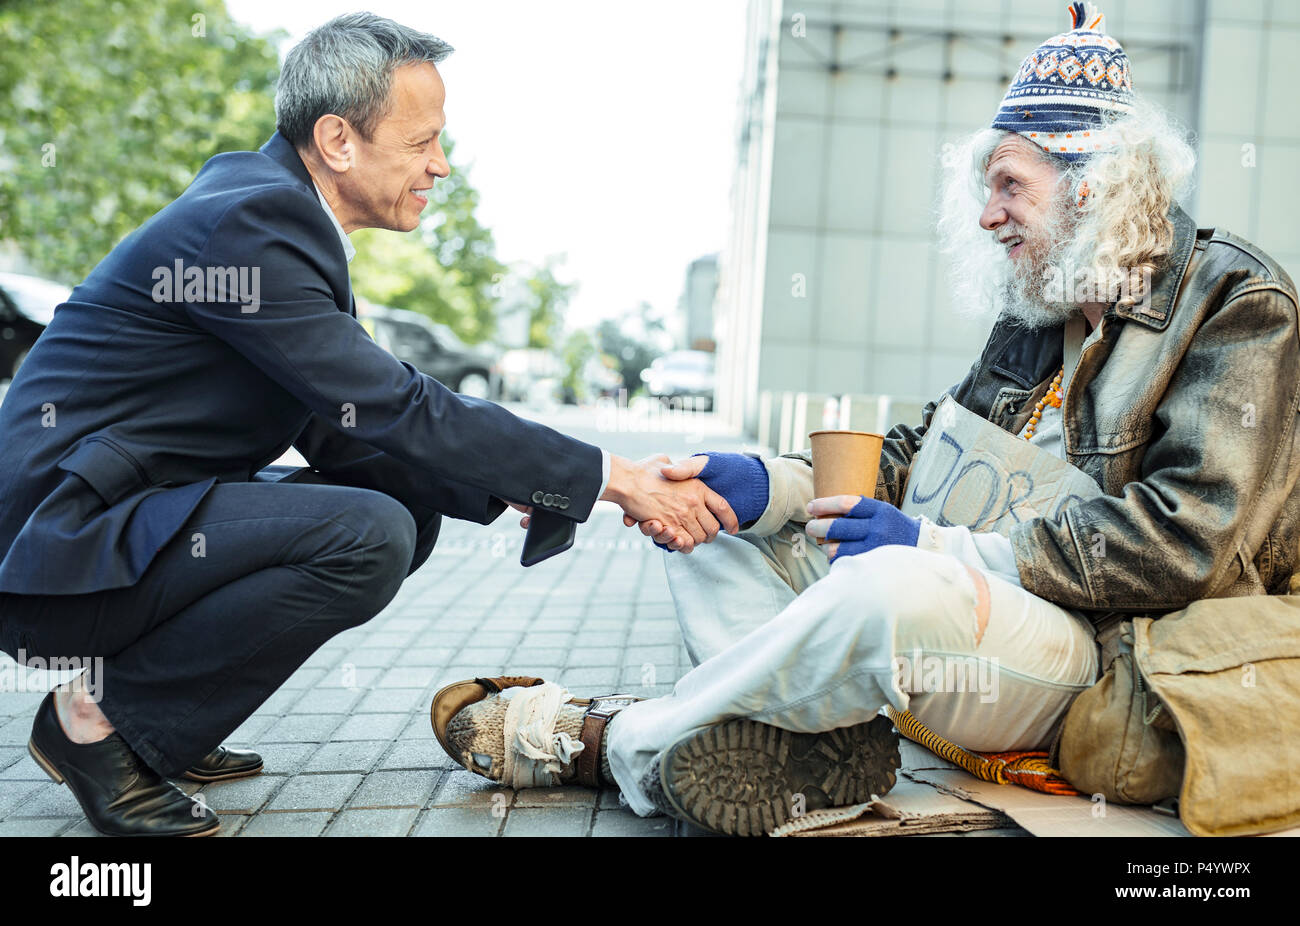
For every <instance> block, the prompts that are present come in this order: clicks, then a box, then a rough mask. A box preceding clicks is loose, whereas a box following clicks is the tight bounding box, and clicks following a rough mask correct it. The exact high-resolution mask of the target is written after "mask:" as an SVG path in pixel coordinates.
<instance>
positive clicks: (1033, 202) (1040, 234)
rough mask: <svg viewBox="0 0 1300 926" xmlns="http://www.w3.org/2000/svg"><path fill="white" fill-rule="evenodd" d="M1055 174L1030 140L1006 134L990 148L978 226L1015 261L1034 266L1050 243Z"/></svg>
mask: <svg viewBox="0 0 1300 926" xmlns="http://www.w3.org/2000/svg"><path fill="white" fill-rule="evenodd" d="M1060 177H1061V175H1060V171H1058V170H1057V168H1056V167H1055V166H1054V165H1053V164H1052V163H1051V162H1050V161H1048V160H1047V159H1046V158H1044V157H1043V156H1042V155H1041V154H1040V153H1039V152H1038V150H1037V149H1036V148H1034V146H1033V144H1032V143H1031V142H1028V141H1026V140H1025V139H1023V138H1021V137H1020V136H1019V135H1009V136H1008V137H1007V138H1005V139H1003V140H1002V142H1001V143H999V144H998V146H997V147H996V148H994V149H993V154H992V155H991V156H990V157H989V163H988V167H987V168H985V171H984V185H985V186H986V187H988V190H989V198H988V202H987V203H986V204H985V206H984V212H983V214H981V215H980V227H981V228H984V229H986V230H987V231H990V232H992V233H993V235H994V237H996V238H997V240H998V242H999V243H1000V244H1002V245H1003V246H1004V247H1006V249H1007V254H1008V256H1009V257H1010V258H1011V259H1012V261H1015V262H1017V263H1021V264H1025V263H1033V262H1034V259H1035V258H1038V259H1041V258H1042V257H1043V256H1044V255H1046V254H1047V253H1048V252H1049V251H1050V250H1051V249H1052V246H1053V245H1054V244H1055V243H1056V242H1055V241H1052V240H1049V239H1048V238H1046V237H1045V234H1046V232H1048V231H1049V230H1050V227H1051V220H1052V218H1053V215H1054V212H1055V210H1056V209H1057V208H1058V205H1059V196H1058V188H1059V183H1060Z"/></svg>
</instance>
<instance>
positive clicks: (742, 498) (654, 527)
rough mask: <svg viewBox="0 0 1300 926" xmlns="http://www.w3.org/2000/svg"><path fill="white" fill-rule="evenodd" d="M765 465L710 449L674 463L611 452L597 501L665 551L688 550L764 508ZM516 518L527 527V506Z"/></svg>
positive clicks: (665, 458) (733, 528) (755, 516)
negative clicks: (620, 511) (610, 504)
mask: <svg viewBox="0 0 1300 926" xmlns="http://www.w3.org/2000/svg"><path fill="white" fill-rule="evenodd" d="M767 491H768V486H767V469H766V467H764V466H763V463H762V462H761V461H760V460H757V459H755V458H753V457H748V456H745V455H744V454H739V453H711V454H701V455H698V456H693V457H690V458H688V459H686V460H683V461H681V462H680V463H673V462H672V460H671V459H670V458H669V457H668V456H667V455H665V454H658V455H656V456H653V457H647V458H646V459H644V460H639V461H636V462H633V461H631V460H628V459H626V458H624V457H619V456H615V455H613V454H611V455H610V466H609V482H608V484H607V485H606V486H605V492H604V494H603V495H601V500H603V501H611V502H614V503H615V504H616V505H618V506H619V507H620V508H622V509H623V523H624V524H626V525H627V526H628V527H631V526H633V525H637V526H639V527H640V529H641V533H643V534H645V535H646V536H647V537H651V538H653V539H654V541H655V543H658V544H660V545H661V546H663V547H665V548H666V549H669V550H679V551H681V552H682V553H689V552H691V550H693V549H695V545H696V544H700V543H708V542H709V541H710V540H712V539H713V538H714V537H716V536H717V535H718V531H720V530H725V531H726V532H727V533H728V534H735V533H737V532H738V531H739V530H740V526H741V525H742V524H745V523H748V522H750V521H756V520H758V518H759V517H760V516H761V515H762V514H763V511H764V509H765V508H766V507H767ZM514 507H515V508H517V509H518V510H519V511H521V512H523V513H524V517H523V519H522V520H521V521H520V522H519V523H520V526H521V527H527V526H528V523H529V515H530V514H531V509H528V508H524V507H522V506H519V505H515V506H514Z"/></svg>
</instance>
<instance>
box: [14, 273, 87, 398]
mask: <svg viewBox="0 0 1300 926" xmlns="http://www.w3.org/2000/svg"><path fill="white" fill-rule="evenodd" d="M71 293H72V290H71V289H69V288H68V287H66V286H64V285H63V284H62V283H55V282H53V281H51V280H43V279H41V278H40V277H33V276H28V275H27V274H25V273H0V380H6V379H11V378H13V376H14V375H15V374H16V373H17V372H18V368H19V367H20V366H22V364H23V360H25V359H26V357H27V352H28V351H29V350H31V348H32V345H33V344H35V343H36V339H37V338H38V337H40V335H41V332H42V331H44V330H45V326H46V325H48V324H49V323H50V320H51V319H52V318H54V309H55V307H56V306H58V305H60V304H61V303H64V302H67V301H68V296H69V295H71Z"/></svg>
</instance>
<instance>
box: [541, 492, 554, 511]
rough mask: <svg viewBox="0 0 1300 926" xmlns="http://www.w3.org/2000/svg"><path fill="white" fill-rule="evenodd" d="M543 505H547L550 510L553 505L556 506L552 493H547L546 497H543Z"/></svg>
mask: <svg viewBox="0 0 1300 926" xmlns="http://www.w3.org/2000/svg"><path fill="white" fill-rule="evenodd" d="M542 504H543V505H546V506H547V507H548V508H549V507H550V506H551V505H553V504H555V496H554V495H552V494H551V493H550V492H547V493H546V494H545V495H543V496H542Z"/></svg>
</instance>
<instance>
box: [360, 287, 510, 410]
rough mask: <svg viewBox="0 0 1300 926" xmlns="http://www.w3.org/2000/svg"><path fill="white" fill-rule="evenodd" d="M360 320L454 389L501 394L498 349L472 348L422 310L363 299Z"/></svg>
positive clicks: (380, 340)
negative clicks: (496, 372)
mask: <svg viewBox="0 0 1300 926" xmlns="http://www.w3.org/2000/svg"><path fill="white" fill-rule="evenodd" d="M357 320H358V321H360V322H361V324H362V325H363V326H365V329H366V330H367V331H369V332H370V336H371V337H372V338H374V339H375V343H377V344H378V345H379V346H380V347H382V348H384V350H386V351H388V352H389V353H390V354H392V355H393V356H394V357H396V358H397V359H398V360H405V361H406V362H407V363H409V364H410V365H411V366H413V367H415V368H416V369H417V370H419V371H420V372H421V373H426V374H428V375H429V376H432V377H433V378H434V379H436V380H437V381H438V382H440V383H442V384H443V385H444V386H446V387H447V388H448V389H451V390H452V391H453V392H459V393H461V394H463V395H468V396H473V397H475V398H479V399H492V398H496V397H497V396H498V395H499V393H500V389H499V383H498V382H497V380H496V377H494V375H493V373H492V369H493V367H494V366H495V365H496V357H495V354H494V352H493V351H491V350H490V349H487V348H482V347H471V346H470V345H468V344H466V343H465V342H464V341H462V340H461V339H460V338H458V337H457V336H456V334H455V332H453V331H452V330H451V329H450V328H448V327H447V326H446V325H440V324H438V323H437V322H435V321H432V320H431V319H429V318H426V317H425V316H423V315H421V314H420V313H419V312H412V311H409V310H407V309H390V308H387V307H386V306H379V305H373V304H372V303H369V302H366V301H364V300H362V299H358V300H357Z"/></svg>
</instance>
